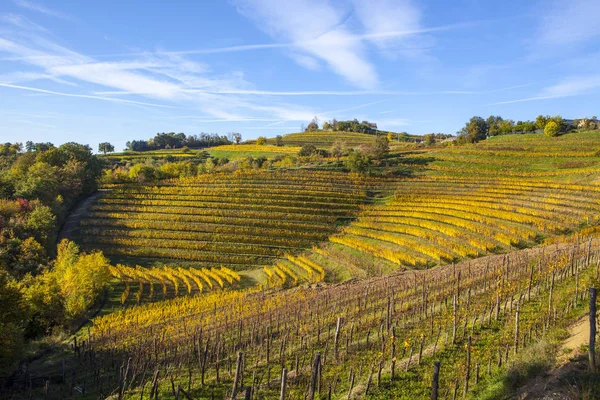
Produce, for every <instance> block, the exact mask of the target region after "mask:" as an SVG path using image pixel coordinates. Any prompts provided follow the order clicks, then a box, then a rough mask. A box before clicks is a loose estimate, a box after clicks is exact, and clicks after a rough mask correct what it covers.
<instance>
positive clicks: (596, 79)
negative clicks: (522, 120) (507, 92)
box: [490, 74, 600, 105]
mask: <svg viewBox="0 0 600 400" xmlns="http://www.w3.org/2000/svg"><path fill="white" fill-rule="evenodd" d="M598 89H600V75H598V74H591V75H578V76H569V77H566V78H563V79H561V80H560V81H558V82H557V83H555V84H554V85H551V86H547V87H545V88H543V89H542V90H541V91H540V92H538V93H536V94H535V95H533V96H530V97H525V98H520V99H514V100H507V101H500V102H496V103H492V104H490V105H501V104H513V103H523V102H529V101H538V100H550V99H558V98H562V97H571V96H582V95H587V94H590V93H595V92H596V91H597V90H598Z"/></svg>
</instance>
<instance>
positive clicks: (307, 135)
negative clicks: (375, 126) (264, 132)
mask: <svg viewBox="0 0 600 400" xmlns="http://www.w3.org/2000/svg"><path fill="white" fill-rule="evenodd" d="M338 140H339V141H342V142H344V143H345V145H346V146H348V147H359V146H360V145H362V144H371V143H373V142H374V141H375V136H374V135H368V134H366V133H356V132H328V131H327V132H324V131H317V132H302V133H290V134H287V135H283V143H284V144H285V145H286V146H302V145H304V144H313V145H315V146H317V147H320V148H327V147H331V145H332V144H333V143H334V142H335V141H338ZM269 143H274V140H273V139H270V140H269Z"/></svg>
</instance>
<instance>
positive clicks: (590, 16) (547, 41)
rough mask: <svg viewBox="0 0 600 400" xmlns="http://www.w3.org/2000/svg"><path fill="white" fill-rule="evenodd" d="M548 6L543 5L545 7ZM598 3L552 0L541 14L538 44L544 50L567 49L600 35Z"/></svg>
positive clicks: (599, 7)
mask: <svg viewBox="0 0 600 400" xmlns="http://www.w3.org/2000/svg"><path fill="white" fill-rule="evenodd" d="M545 4H547V3H544V5H545ZM599 15H600V2H599V1H598V0H568V1H565V0H555V1H553V2H552V3H551V4H550V6H549V7H548V11H547V12H546V13H545V14H542V18H541V22H540V25H539V28H538V33H537V42H538V44H539V45H541V46H544V47H566V46H572V45H577V44H585V43H586V42H591V41H592V40H594V39H596V38H597V37H598V36H600V25H599V24H598V23H596V20H597V19H598V16H599Z"/></svg>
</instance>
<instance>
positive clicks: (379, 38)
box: [354, 0, 423, 56]
mask: <svg viewBox="0 0 600 400" xmlns="http://www.w3.org/2000/svg"><path fill="white" fill-rule="evenodd" d="M354 8H355V14H356V16H357V18H358V20H359V21H360V22H361V24H362V25H363V26H364V29H365V31H366V35H365V37H366V38H368V40H370V41H372V42H373V43H375V45H376V46H377V47H378V48H379V49H380V50H382V52H383V53H384V54H385V55H388V56H390V55H395V53H402V55H404V56H414V55H417V54H422V53H423V50H420V46H419V43H418V41H419V39H420V37H419V36H418V35H417V33H419V32H422V27H421V11H420V10H419V8H418V7H417V5H416V4H415V2H414V1H412V0H354ZM401 32H406V34H401ZM411 33H414V34H411ZM400 44H401V45H403V47H400V46H398V45H400Z"/></svg>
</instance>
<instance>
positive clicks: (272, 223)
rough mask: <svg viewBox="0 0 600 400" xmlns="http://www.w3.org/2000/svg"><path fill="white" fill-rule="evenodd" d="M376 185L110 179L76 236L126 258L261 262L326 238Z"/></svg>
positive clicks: (252, 177)
mask: <svg viewBox="0 0 600 400" xmlns="http://www.w3.org/2000/svg"><path fill="white" fill-rule="evenodd" d="M374 184H375V180H372V179H369V178H364V177H360V176H348V175H345V174H336V173H325V172H310V171H288V172H284V173H280V172H257V173H252V172H250V173H236V174H216V175H202V176H199V177H198V178H193V179H186V180H173V181H168V182H164V183H161V184H158V185H136V186H112V187H110V190H109V191H108V192H107V193H106V194H105V195H104V196H102V197H101V198H99V199H98V200H97V203H96V204H95V205H93V206H92V207H91V209H90V211H89V213H88V214H87V215H86V218H85V219H84V220H83V221H82V222H81V240H82V242H83V244H84V245H85V247H86V248H88V249H90V248H93V249H101V250H102V251H103V252H104V254H106V255H109V256H112V257H113V259H115V260H116V261H119V262H121V263H123V264H130V265H135V264H141V265H149V264H152V263H153V262H158V263H162V262H165V261H170V262H172V263H182V262H185V263H186V265H188V266H189V265H191V266H200V267H213V266H227V267H230V268H232V269H234V270H247V269H256V268H262V267H263V266H270V265H272V264H275V263H276V262H277V260H278V259H283V258H285V257H286V255H287V254H294V253H298V252H299V251H300V250H302V249H306V248H310V247H311V246H312V245H314V244H315V243H317V242H319V241H323V240H326V238H327V237H328V236H329V235H330V234H332V233H334V232H335V231H336V230H337V229H338V224H339V223H341V222H344V221H348V220H349V219H352V218H354V217H355V216H356V214H357V212H358V211H359V210H360V209H361V208H362V206H363V205H364V204H365V203H366V202H367V201H368V198H367V191H368V189H369V188H372V186H373V185H374ZM302 271H304V269H303V268H298V269H297V273H299V274H300V273H302Z"/></svg>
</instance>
